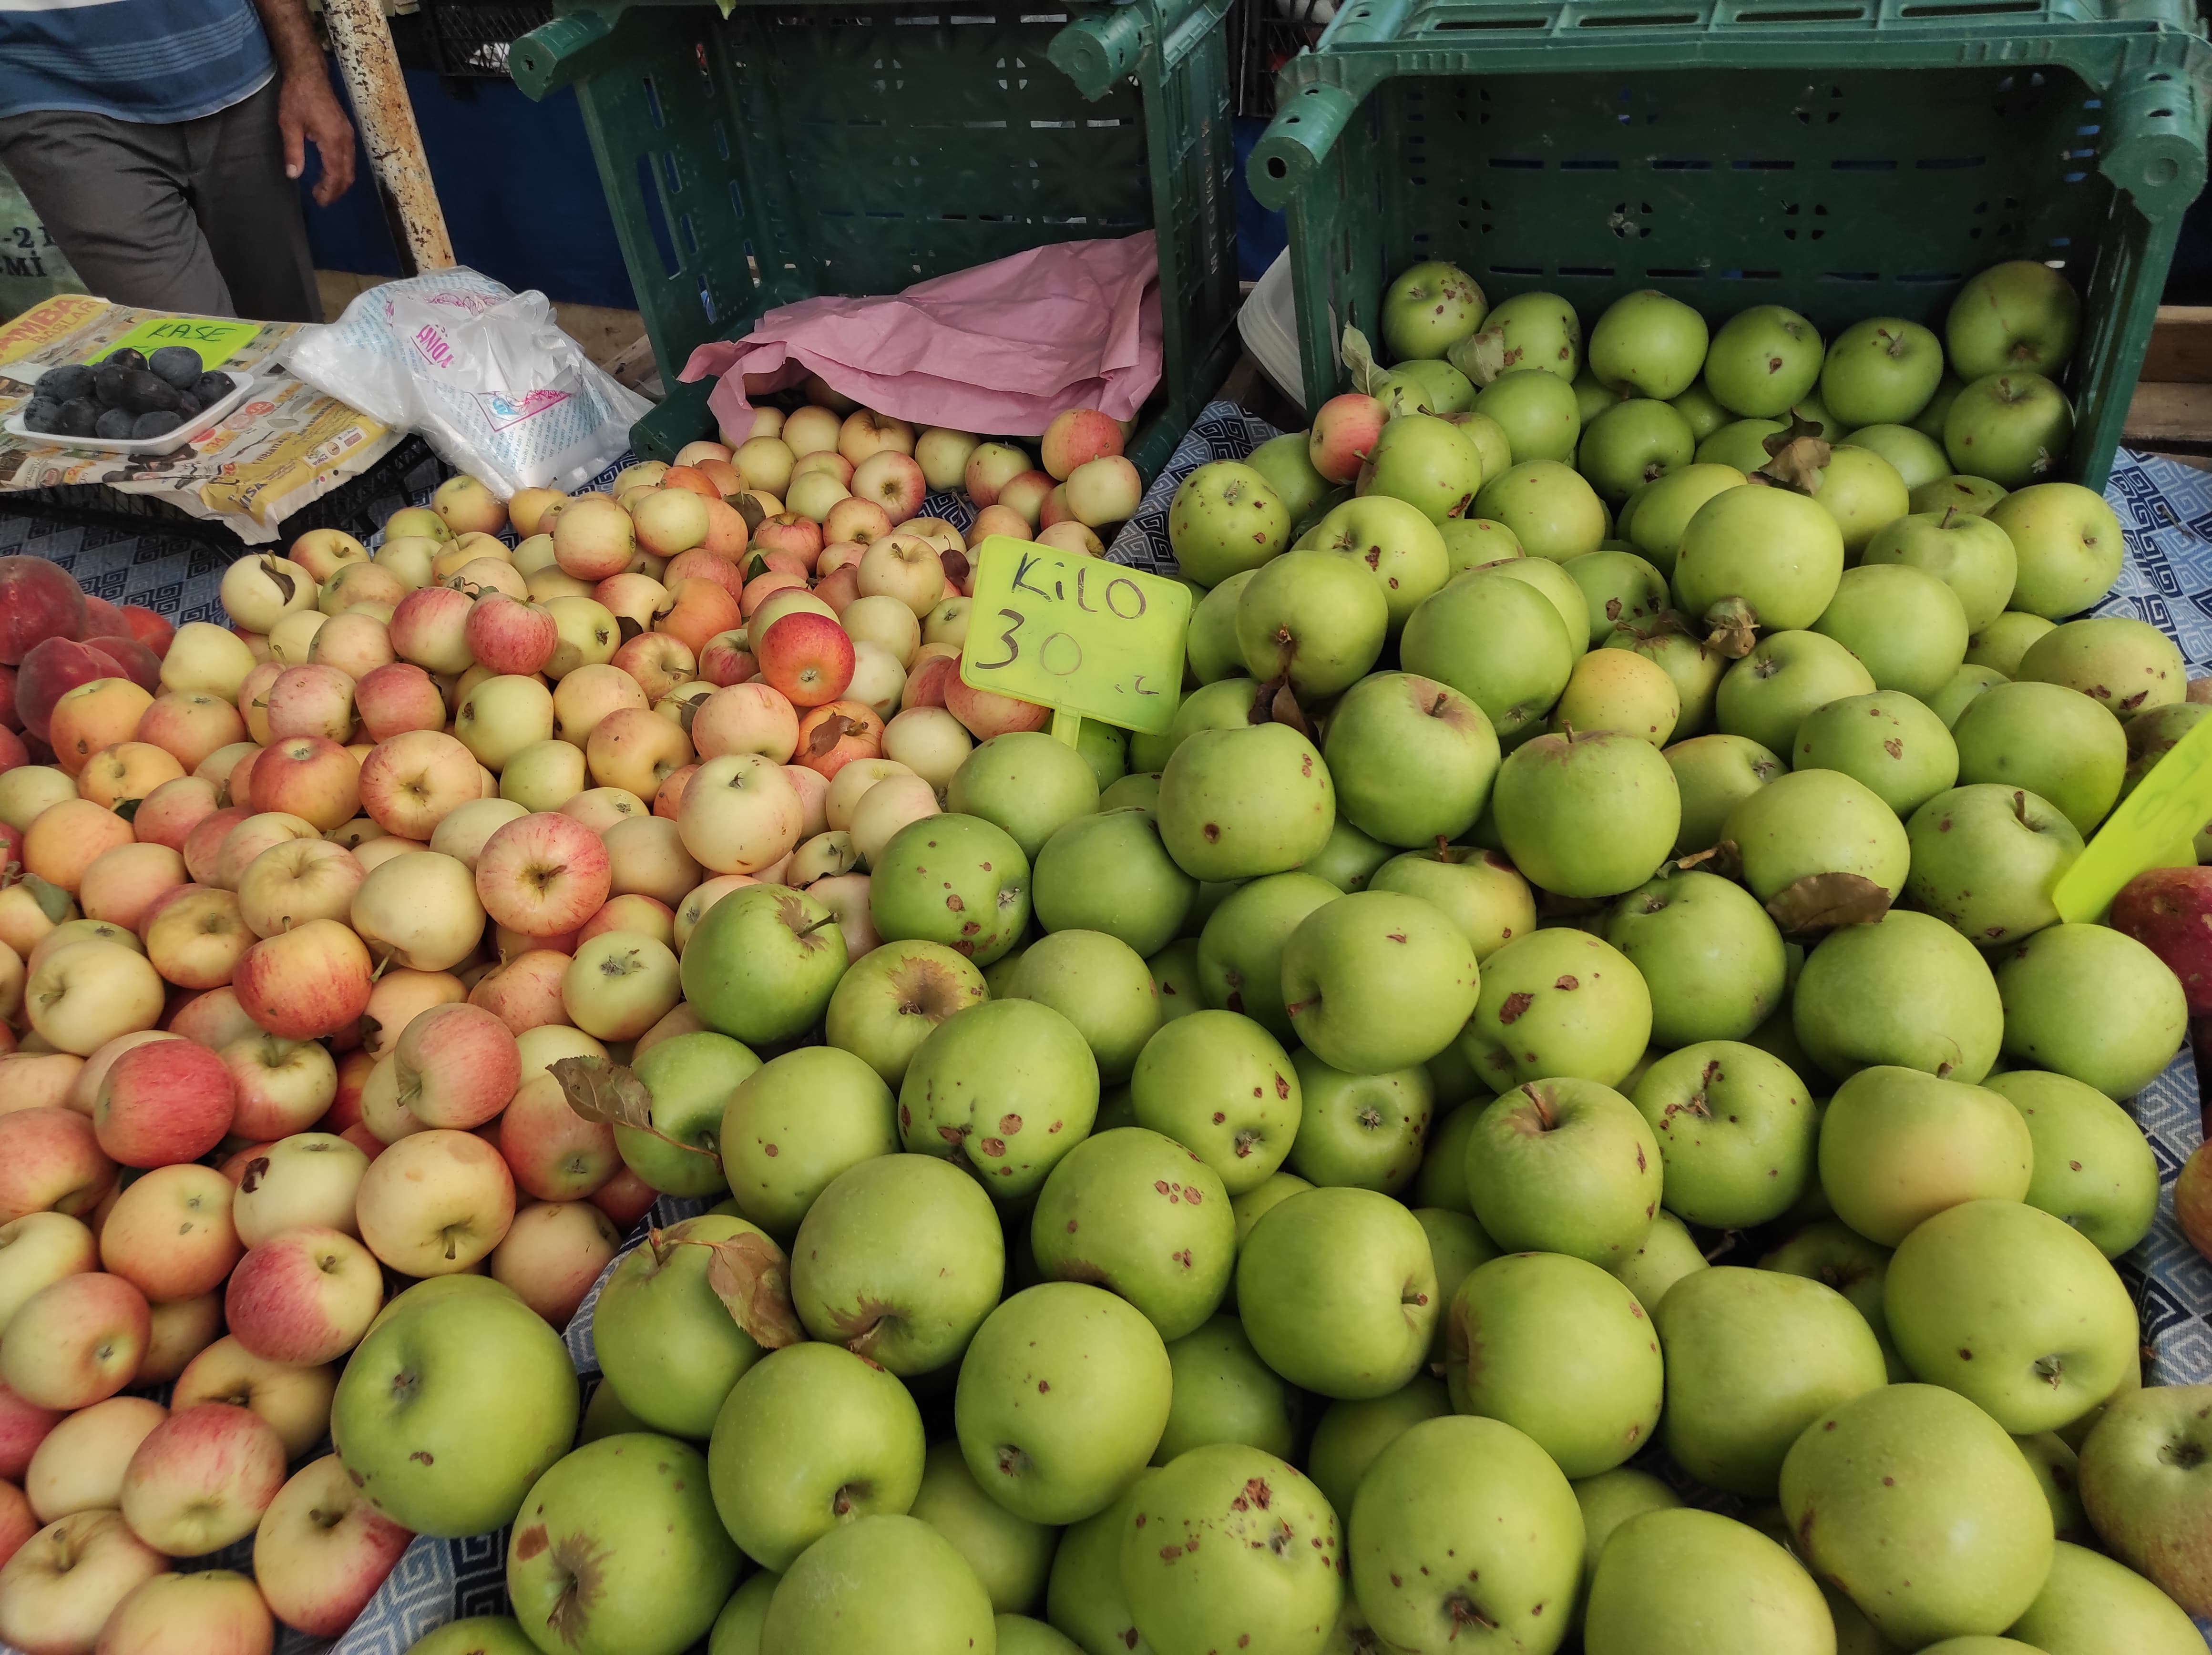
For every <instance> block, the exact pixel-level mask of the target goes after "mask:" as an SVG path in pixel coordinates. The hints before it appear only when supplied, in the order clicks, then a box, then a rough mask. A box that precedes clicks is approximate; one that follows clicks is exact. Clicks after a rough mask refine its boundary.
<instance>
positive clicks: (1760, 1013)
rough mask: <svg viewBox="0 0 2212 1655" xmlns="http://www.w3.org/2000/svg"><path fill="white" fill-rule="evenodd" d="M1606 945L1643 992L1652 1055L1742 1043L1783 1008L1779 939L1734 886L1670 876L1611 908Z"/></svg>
mask: <svg viewBox="0 0 2212 1655" xmlns="http://www.w3.org/2000/svg"><path fill="white" fill-rule="evenodd" d="M1605 938H1606V941H1607V942H1608V943H1612V944H1613V947H1615V948H1616V949H1620V951H1621V953H1622V954H1624V955H1626V956H1627V957H1628V961H1629V963H1630V964H1631V965H1632V966H1634V967H1636V969H1637V972H1638V974H1639V975H1641V976H1642V977H1643V979H1644V982H1645V984H1646V985H1649V987H1650V991H1651V1038H1652V1040H1654V1041H1655V1042H1656V1043H1657V1044H1658V1045H1660V1046H1692V1045H1694V1044H1696V1043H1697V1042H1699V1041H1700V1040H1741V1039H1742V1038H1743V1037H1744V1036H1745V1035H1746V1034H1749V1033H1751V1031H1752V1030H1753V1029H1754V1028H1758V1027H1759V1024H1761V1023H1763V1022H1765V1021H1766V1019H1767V1018H1768V1017H1769V1016H1771V1015H1772V1014H1773V1012H1774V1010H1775V1009H1776V1008H1777V1007H1778V1006H1779V1005H1780V1004H1781V1003H1783V999H1784V990H1785V987H1786V982H1787V975H1788V964H1789V962H1788V957H1787V955H1786V954H1785V952H1784V947H1783V942H1782V933H1781V932H1780V931H1777V930H1776V929H1775V928H1774V922H1773V920H1771V919H1770V918H1767V915H1766V912H1765V909H1763V908H1761V907H1760V906H1759V903H1758V901H1757V900H1755V899H1754V898H1753V897H1752V896H1751V895H1750V894H1749V893H1747V891H1746V890H1745V889H1744V888H1743V887H1742V886H1741V885H1738V884H1736V883H1735V882H1734V881H1733V880H1727V879H1722V878H1720V877H1718V876H1716V875H1713V874H1708V873H1701V872H1699V871H1698V870H1695V869H1692V870H1688V871H1686V872H1685V871H1680V870H1668V873H1667V875H1666V876H1664V877H1662V878H1659V879H1655V880H1652V881H1651V882H1650V883H1648V884H1645V885H1641V886H1638V888H1636V889H1635V890H1632V891H1631V892H1629V893H1628V894H1627V895H1626V896H1624V897H1622V898H1621V899H1620V900H1619V901H1617V902H1615V903H1614V904H1613V907H1612V909H1611V911H1610V912H1608V913H1607V917H1606V921H1605ZM1699 1222H1706V1221H1703V1220H1700V1221H1699Z"/></svg>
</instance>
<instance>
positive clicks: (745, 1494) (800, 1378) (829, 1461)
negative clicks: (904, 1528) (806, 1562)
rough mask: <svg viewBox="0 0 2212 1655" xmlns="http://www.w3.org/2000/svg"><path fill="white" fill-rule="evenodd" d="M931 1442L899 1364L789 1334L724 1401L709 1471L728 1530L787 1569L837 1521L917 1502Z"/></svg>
mask: <svg viewBox="0 0 2212 1655" xmlns="http://www.w3.org/2000/svg"><path fill="white" fill-rule="evenodd" d="M925 1447H926V1445H925V1443H924V1441H923V1438H922V1429H921V1413H920V1412H919V1410H917V1409H915V1403H914V1398H913V1397H911V1396H909V1395H908V1393H907V1388H906V1386H905V1385H902V1384H901V1383H899V1380H898V1379H897V1377H896V1375H894V1374H892V1373H887V1372H885V1371H884V1369H883V1368H880V1367H877V1366H876V1365H875V1364H874V1363H873V1362H871V1361H867V1360H866V1358H864V1357H860V1356H856V1355H854V1354H853V1353H852V1352H851V1351H849V1350H843V1349H839V1348H838V1347H837V1346H836V1345H831V1344H813V1343H800V1344H794V1345H787V1346H785V1347H784V1348H783V1349H781V1350H775V1351H770V1352H769V1354H768V1355H766V1356H765V1357H763V1359H762V1360H761V1361H757V1362H756V1363H754V1364H753V1365H752V1367H750V1368H748V1369H747V1370H746V1371H745V1373H744V1377H743V1378H742V1379H739V1380H738V1383H737V1385H735V1386H734V1387H732V1390H731V1391H730V1394H729V1396H728V1397H726V1398H725V1399H724V1400H723V1403H722V1409H721V1412H720V1415H719V1416H717V1417H716V1418H715V1421H714V1439H713V1440H712V1441H711V1442H710V1443H709V1444H708V1450H707V1464H708V1481H709V1482H710V1483H711V1484H712V1486H713V1488H714V1508H715V1510H717V1511H719V1512H720V1513H721V1514H722V1525H723V1526H724V1527H725V1528H726V1529H728V1530H729V1531H730V1537H731V1538H732V1539H733V1540H735V1541H736V1542H737V1543H738V1546H739V1547H741V1548H742V1549H744V1553H745V1555H746V1556H748V1557H750V1558H751V1559H752V1560H753V1561H755V1562H757V1563H758V1564H759V1565H760V1566H761V1567H763V1568H769V1569H776V1570H782V1571H787V1570H788V1569H789V1568H790V1567H791V1566H792V1561H793V1559H795V1558H797V1557H798V1556H799V1555H800V1554H801V1553H802V1552H805V1551H806V1550H807V1549H809V1548H810V1547H811V1546H812V1545H813V1544H814V1543H815V1542H816V1541H817V1540H819V1539H820V1538H821V1537H823V1535H826V1534H828V1533H829V1531H831V1530H832V1529H835V1528H836V1527H838V1526H839V1525H843V1524H850V1523H852V1522H854V1521H856V1520H857V1519H861V1518H866V1517H871V1516H875V1515H878V1514H879V1513H902V1512H904V1511H906V1510H907V1509H908V1507H909V1506H912V1505H913V1504H914V1496H915V1490H916V1489H917V1488H920V1487H921V1468H922V1455H923V1452H924V1450H925Z"/></svg>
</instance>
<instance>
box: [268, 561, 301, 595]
mask: <svg viewBox="0 0 2212 1655" xmlns="http://www.w3.org/2000/svg"><path fill="white" fill-rule="evenodd" d="M261 573H264V574H265V575H267V576H268V577H269V579H270V583H271V584H272V585H275V586H276V595H277V597H279V598H281V599H282V600H283V602H284V603H288V604H289V603H291V601H292V594H293V593H294V592H295V591H298V590H299V587H300V583H299V582H298V581H296V580H295V579H292V577H291V576H290V575H289V573H286V572H285V570H284V568H283V565H281V564H280V563H278V562H277V561H276V559H275V558H273V557H264V558H263V559H262V560H261Z"/></svg>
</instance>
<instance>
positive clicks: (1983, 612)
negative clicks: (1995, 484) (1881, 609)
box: [1864, 506, 2019, 699]
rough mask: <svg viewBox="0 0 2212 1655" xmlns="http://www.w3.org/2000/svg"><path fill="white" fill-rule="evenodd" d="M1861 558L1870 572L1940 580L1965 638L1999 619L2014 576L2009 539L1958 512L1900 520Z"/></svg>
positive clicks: (1913, 515) (1987, 522)
mask: <svg viewBox="0 0 2212 1655" xmlns="http://www.w3.org/2000/svg"><path fill="white" fill-rule="evenodd" d="M1864 564H1865V567H1869V568H1875V567H1887V566H1889V565H1892V564H1901V565H1905V566H1908V567H1912V568H1917V569H1918V570H1920V571H1922V572H1923V573H1926V574H1929V575H1933V576H1934V577H1935V578H1936V579H1938V580H1941V581H1942V583H1943V584H1944V585H1947V586H1948V587H1949V588H1950V589H1951V592H1952V595H1953V596H1954V597H1956V598H1957V599H1958V600H1959V606H1960V609H1961V610H1963V611H1964V612H1965V615H1966V630H1967V631H1968V632H1969V633H1970V634H1977V633H1979V632H1980V631H1981V630H1982V628H1983V627H1986V626H1988V625H1989V624H1990V622H1991V621H1994V620H1996V618H1997V616H1998V615H2000V614H2002V613H2003V610H2004V606H2005V604H2006V603H2008V601H2009V600H2010V599H2011V597H2012V589H2013V583H2014V581H2015V579H2018V574H2019V559H2018V556H2017V555H2016V554H2015V552H2014V550H2013V544H2012V537H2010V536H2008V535H2007V534H2006V533H2005V532H2004V530H2002V529H2001V528H2000V527H1998V526H1997V525H1996V524H1994V523H1991V522H1990V520H1989V519H1988V518H1984V517H1978V516H1977V515H1975V514H1974V513H1973V512H1966V511H1961V510H1960V509H1959V508H1958V507H1957V506H1947V507H1945V508H1944V509H1943V510H1942V511H1940V512H1912V513H1911V514H1910V515H1908V516H1905V517H1901V518H1898V519H1896V521H1894V522H1893V523H1891V524H1887V525H1886V526H1885V527H1884V528H1882V529H1881V530H1880V532H1878V533H1877V534H1876V535H1875V537H1874V538H1873V539H1872V540H1870V541H1869V542H1868V543H1867V546H1866V551H1865V553H1864ZM1923 699H1924V698H1923Z"/></svg>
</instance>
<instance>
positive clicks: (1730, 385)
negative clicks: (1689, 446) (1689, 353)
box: [1705, 305, 1821, 419]
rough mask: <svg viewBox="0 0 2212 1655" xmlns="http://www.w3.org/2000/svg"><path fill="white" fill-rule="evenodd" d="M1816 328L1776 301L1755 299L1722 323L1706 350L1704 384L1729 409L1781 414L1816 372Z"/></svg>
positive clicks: (1755, 414)
mask: <svg viewBox="0 0 2212 1655" xmlns="http://www.w3.org/2000/svg"><path fill="white" fill-rule="evenodd" d="M1820 364H1821V350H1820V331H1819V330H1818V329H1816V328H1814V325H1813V324H1811V323H1810V322H1808V321H1807V320H1806V319H1805V318H1803V317H1802V316H1800V315H1798V314H1797V312H1796V311H1793V310H1786V309H1784V307H1783V306H1780V305H1754V306H1752V307H1751V308H1750V309H1749V310H1742V311H1738V312H1736V313H1735V315H1734V316H1731V317H1730V318H1729V319H1728V320H1727V321H1725V322H1723V324H1721V330H1720V331H1719V332H1718V333H1716V334H1715V335H1713V337H1712V343H1711V346H1710V347H1708V348H1707V349H1706V352H1705V385H1706V388H1707V389H1708V390H1710V391H1711V392H1712V395H1713V398H1714V400H1715V401H1717V402H1718V403H1720V405H1721V406H1722V407H1723V408H1724V409H1728V410H1729V412H1730V413H1733V414H1736V415H1743V416H1747V417H1750V418H1755V419H1771V418H1773V417H1775V416H1776V415H1781V414H1786V413H1788V412H1789V411H1790V408H1791V406H1792V405H1794V404H1795V403H1799V402H1802V400H1803V399H1804V398H1805V397H1806V396H1807V395H1808V393H1809V392H1810V391H1812V389H1813V385H1814V382H1815V381H1816V380H1818V379H1820Z"/></svg>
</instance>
